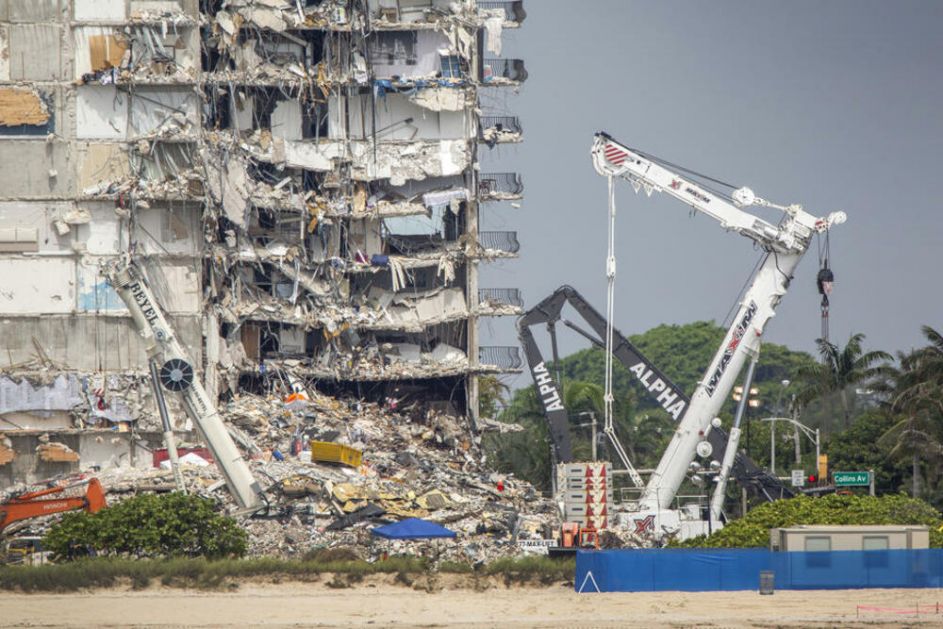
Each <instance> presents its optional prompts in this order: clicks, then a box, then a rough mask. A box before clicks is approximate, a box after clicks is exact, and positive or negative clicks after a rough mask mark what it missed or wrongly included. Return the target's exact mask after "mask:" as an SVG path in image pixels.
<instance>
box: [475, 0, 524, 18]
mask: <svg viewBox="0 0 943 629" xmlns="http://www.w3.org/2000/svg"><path fill="white" fill-rule="evenodd" d="M478 8H479V9H487V10H494V9H504V19H505V21H507V22H517V23H521V22H523V21H524V18H526V17H527V12H526V11H524V2H523V0H511V1H507V0H505V1H504V2H485V1H483V0H482V1H481V2H479V3H478Z"/></svg>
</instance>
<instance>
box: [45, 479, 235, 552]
mask: <svg viewBox="0 0 943 629" xmlns="http://www.w3.org/2000/svg"><path fill="white" fill-rule="evenodd" d="M247 540H248V536H247V534H246V532H245V530H243V529H242V528H240V527H239V525H238V523H237V522H236V521H235V520H234V519H232V518H229V517H226V516H222V515H219V514H218V513H216V504H215V503H214V502H213V501H212V500H208V499H206V498H200V497H199V496H192V495H190V496H188V495H184V494H181V493H177V492H174V493H170V494H164V495H141V496H135V497H134V498H131V499H129V500H125V501H123V502H119V503H117V504H115V505H113V506H111V507H108V508H106V509H102V510H101V511H99V512H98V513H95V514H89V513H85V512H77V513H69V514H66V515H65V516H64V517H63V518H62V520H60V521H59V522H58V523H56V524H55V525H53V526H52V528H50V530H49V532H48V533H47V534H46V536H45V537H44V538H43V547H44V548H45V549H46V550H48V551H50V552H52V554H53V557H55V558H57V559H73V558H77V557H83V556H87V555H90V554H91V555H117V556H133V557H178V556H186V557H208V558H221V557H241V556H242V555H244V554H245V552H246V544H247Z"/></svg>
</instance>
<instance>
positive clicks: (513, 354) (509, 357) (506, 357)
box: [478, 345, 523, 369]
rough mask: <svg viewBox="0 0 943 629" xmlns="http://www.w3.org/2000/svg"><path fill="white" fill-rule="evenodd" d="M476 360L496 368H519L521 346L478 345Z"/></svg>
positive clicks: (520, 363)
mask: <svg viewBox="0 0 943 629" xmlns="http://www.w3.org/2000/svg"><path fill="white" fill-rule="evenodd" d="M478 362H479V363H480V364H482V365H488V366H494V367H497V368H498V369H520V367H521V365H522V364H523V363H522V362H521V348H519V347H517V346H516V345H510V346H485V347H479V348H478Z"/></svg>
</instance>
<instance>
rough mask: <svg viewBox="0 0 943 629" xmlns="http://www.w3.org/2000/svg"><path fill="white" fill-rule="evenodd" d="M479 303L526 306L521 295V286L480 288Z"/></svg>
mask: <svg viewBox="0 0 943 629" xmlns="http://www.w3.org/2000/svg"><path fill="white" fill-rule="evenodd" d="M478 303H483V304H484V303H487V304H493V305H499V306H517V307H518V308H523V307H524V299H523V297H521V291H520V289H519V288H479V289H478Z"/></svg>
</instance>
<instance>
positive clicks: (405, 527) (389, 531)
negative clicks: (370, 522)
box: [370, 518, 455, 539]
mask: <svg viewBox="0 0 943 629" xmlns="http://www.w3.org/2000/svg"><path fill="white" fill-rule="evenodd" d="M370 532H371V533H373V534H374V535H376V536H377V537H383V538H385V539H429V538H433V537H455V531H450V530H449V529H447V528H445V527H444V526H440V525H438V524H436V523H435V522H427V521H426V520H420V519H419V518H409V519H407V520H403V521H402V522H394V523H393V524H387V525H386V526H378V527H377V528H375V529H372V530H371V531H370Z"/></svg>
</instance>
